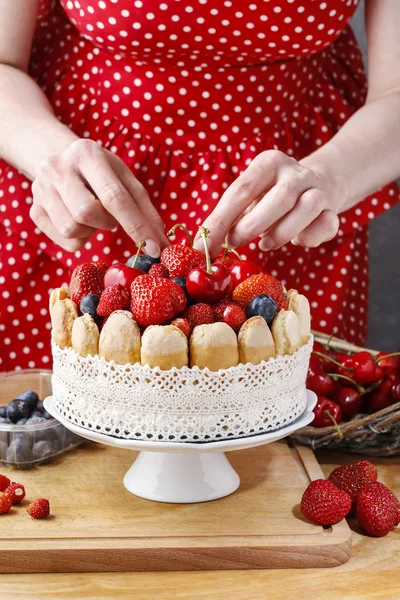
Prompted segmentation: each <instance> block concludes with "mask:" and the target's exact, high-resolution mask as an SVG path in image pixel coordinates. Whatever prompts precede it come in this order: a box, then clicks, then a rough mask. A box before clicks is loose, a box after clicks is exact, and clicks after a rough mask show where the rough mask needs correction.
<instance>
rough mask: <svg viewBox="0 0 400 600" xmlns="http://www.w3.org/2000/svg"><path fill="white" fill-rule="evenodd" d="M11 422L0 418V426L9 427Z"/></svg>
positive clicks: (5, 418)
mask: <svg viewBox="0 0 400 600" xmlns="http://www.w3.org/2000/svg"><path fill="white" fill-rule="evenodd" d="M10 424H11V421H10V419H8V418H7V417H0V425H10Z"/></svg>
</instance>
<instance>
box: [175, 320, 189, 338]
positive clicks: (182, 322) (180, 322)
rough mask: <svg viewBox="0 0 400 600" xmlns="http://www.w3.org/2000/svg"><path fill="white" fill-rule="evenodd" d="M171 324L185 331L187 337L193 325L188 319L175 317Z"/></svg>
mask: <svg viewBox="0 0 400 600" xmlns="http://www.w3.org/2000/svg"><path fill="white" fill-rule="evenodd" d="M171 325H175V327H178V329H180V330H181V331H183V333H184V334H185V335H186V337H187V338H188V337H189V336H190V331H191V327H190V323H189V321H188V320H187V319H183V318H179V319H174V320H173V321H171Z"/></svg>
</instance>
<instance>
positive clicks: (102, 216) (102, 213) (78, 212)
mask: <svg viewBox="0 0 400 600" xmlns="http://www.w3.org/2000/svg"><path fill="white" fill-rule="evenodd" d="M57 188H58V191H59V194H60V196H61V197H62V198H63V199H64V203H65V205H66V206H67V208H68V210H69V212H70V213H71V215H72V217H73V218H74V219H75V221H76V222H77V223H80V224H81V225H87V226H89V227H93V228H94V229H103V230H108V231H111V229H114V227H116V226H117V225H118V223H117V221H116V220H115V219H114V217H113V216H112V215H110V214H109V213H108V212H107V211H106V209H105V208H104V206H103V205H102V204H101V202H100V201H99V200H98V199H97V198H96V197H95V196H94V194H93V193H92V192H91V191H90V190H89V189H88V188H87V187H86V185H85V183H84V181H83V180H82V178H81V177H80V176H79V175H75V174H74V175H72V176H70V177H68V178H66V180H65V181H63V183H62V184H61V185H60V186H59V185H57Z"/></svg>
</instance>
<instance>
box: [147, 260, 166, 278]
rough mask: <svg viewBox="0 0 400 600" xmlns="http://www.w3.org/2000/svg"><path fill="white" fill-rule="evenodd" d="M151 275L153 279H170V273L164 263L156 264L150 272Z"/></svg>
mask: <svg viewBox="0 0 400 600" xmlns="http://www.w3.org/2000/svg"><path fill="white" fill-rule="evenodd" d="M149 275H153V277H164V278H165V279H168V277H169V271H168V269H167V267H166V266H165V265H163V264H162V263H155V264H154V265H153V266H152V267H151V268H150V270H149Z"/></svg>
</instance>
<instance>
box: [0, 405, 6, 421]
mask: <svg viewBox="0 0 400 600" xmlns="http://www.w3.org/2000/svg"><path fill="white" fill-rule="evenodd" d="M6 418H7V406H0V419H6Z"/></svg>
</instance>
